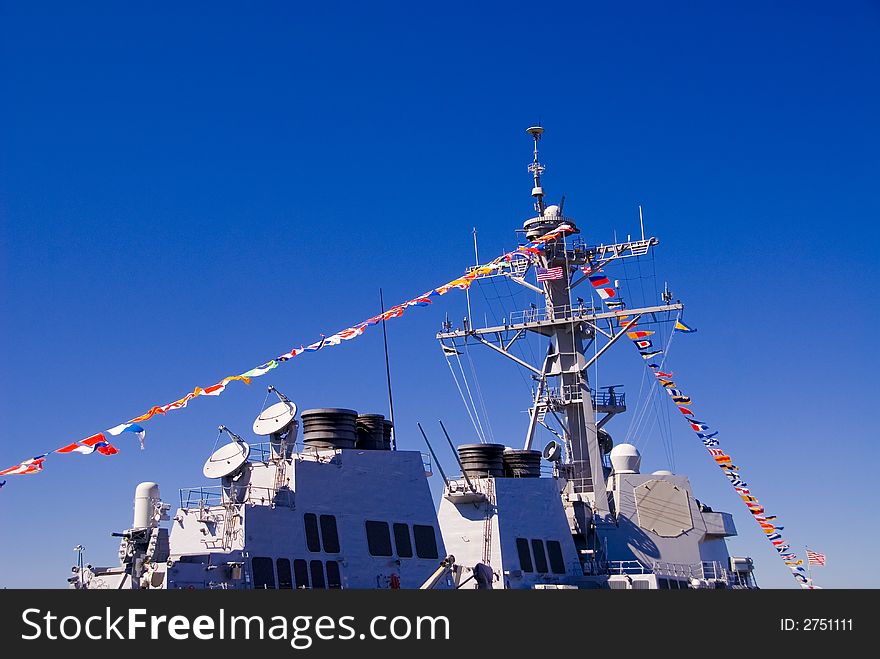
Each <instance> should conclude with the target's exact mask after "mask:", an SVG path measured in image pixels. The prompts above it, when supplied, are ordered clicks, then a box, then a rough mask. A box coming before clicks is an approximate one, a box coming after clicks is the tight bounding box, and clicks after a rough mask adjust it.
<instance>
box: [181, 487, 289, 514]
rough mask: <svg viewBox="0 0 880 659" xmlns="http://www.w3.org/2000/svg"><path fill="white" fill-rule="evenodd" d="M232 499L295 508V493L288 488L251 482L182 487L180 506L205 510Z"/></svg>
mask: <svg viewBox="0 0 880 659" xmlns="http://www.w3.org/2000/svg"><path fill="white" fill-rule="evenodd" d="M230 501H232V502H235V503H250V504H263V505H267V504H272V505H276V506H285V507H287V508H293V507H294V493H293V492H292V491H291V490H288V489H287V488H277V489H276V488H272V487H261V486H256V485H253V484H251V483H248V484H247V485H230V486H229V487H224V486H222V485H209V486H206V487H185V488H181V489H180V507H181V508H182V509H183V510H196V509H198V510H205V509H207V508H214V507H218V506H223V505H225V504H226V503H227V502H230Z"/></svg>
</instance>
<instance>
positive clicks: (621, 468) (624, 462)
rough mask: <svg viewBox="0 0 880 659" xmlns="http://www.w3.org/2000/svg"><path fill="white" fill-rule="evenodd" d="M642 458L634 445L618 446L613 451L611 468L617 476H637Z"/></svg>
mask: <svg viewBox="0 0 880 659" xmlns="http://www.w3.org/2000/svg"><path fill="white" fill-rule="evenodd" d="M641 462H642V456H641V454H640V453H639V449H637V448H636V447H635V446H633V445H632V444H618V445H617V446H615V447H614V448H613V449H611V466H612V467H613V468H614V472H615V473H617V474H637V473H639V465H640V464H641Z"/></svg>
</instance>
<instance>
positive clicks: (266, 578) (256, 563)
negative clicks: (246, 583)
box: [251, 557, 275, 590]
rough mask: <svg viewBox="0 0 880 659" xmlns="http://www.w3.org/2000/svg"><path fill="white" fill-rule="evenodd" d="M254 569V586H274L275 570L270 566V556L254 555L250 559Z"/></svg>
mask: <svg viewBox="0 0 880 659" xmlns="http://www.w3.org/2000/svg"><path fill="white" fill-rule="evenodd" d="M251 565H252V566H253V569H254V588H257V589H259V590H263V589H264V588H272V589H274V588H275V570H274V569H273V568H272V559H271V558H258V557H255V558H253V559H252V560H251Z"/></svg>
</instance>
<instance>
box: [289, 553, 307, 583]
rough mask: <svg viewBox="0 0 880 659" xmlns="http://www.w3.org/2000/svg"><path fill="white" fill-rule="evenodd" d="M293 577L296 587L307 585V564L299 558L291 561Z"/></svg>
mask: <svg viewBox="0 0 880 659" xmlns="http://www.w3.org/2000/svg"><path fill="white" fill-rule="evenodd" d="M293 578H294V579H295V580H296V587H297V588H308V587H309V565H308V563H306V562H305V561H304V560H303V559H301V558H297V559H296V560H295V561H294V562H293Z"/></svg>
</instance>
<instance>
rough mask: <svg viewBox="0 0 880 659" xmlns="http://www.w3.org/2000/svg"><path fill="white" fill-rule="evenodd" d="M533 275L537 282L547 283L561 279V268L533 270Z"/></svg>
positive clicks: (559, 266)
mask: <svg viewBox="0 0 880 659" xmlns="http://www.w3.org/2000/svg"><path fill="white" fill-rule="evenodd" d="M535 275H536V276H537V278H538V281H549V280H551V279H562V266H561V265H558V266H556V267H555V268H535Z"/></svg>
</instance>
